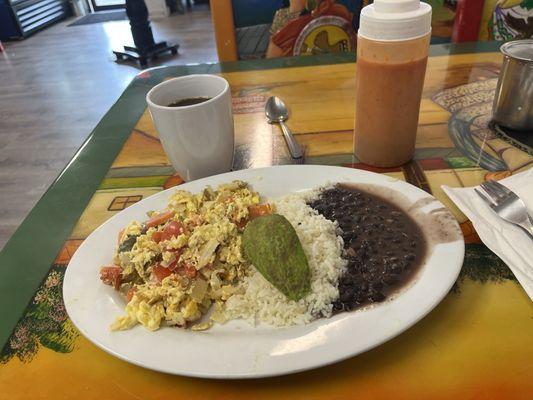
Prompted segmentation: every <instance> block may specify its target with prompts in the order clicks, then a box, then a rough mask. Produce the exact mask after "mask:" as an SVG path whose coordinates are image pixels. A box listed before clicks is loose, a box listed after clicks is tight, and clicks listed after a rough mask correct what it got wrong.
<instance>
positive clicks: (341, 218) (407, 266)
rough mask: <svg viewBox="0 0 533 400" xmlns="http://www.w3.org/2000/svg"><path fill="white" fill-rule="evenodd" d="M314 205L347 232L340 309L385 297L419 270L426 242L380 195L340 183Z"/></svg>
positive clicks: (336, 304)
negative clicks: (345, 263) (345, 266)
mask: <svg viewBox="0 0 533 400" xmlns="http://www.w3.org/2000/svg"><path fill="white" fill-rule="evenodd" d="M310 206H311V207H313V208H314V209H315V210H317V211H318V212H319V213H320V214H321V215H323V216H324V217H326V218H327V219H329V220H333V221H336V222H337V223H338V224H339V228H340V229H341V231H342V238H343V242H344V249H345V252H344V256H345V258H346V260H347V261H348V264H347V269H346V272H345V273H344V274H343V275H342V276H341V278H340V280H339V298H338V299H337V300H336V301H335V302H334V303H333V307H334V310H335V312H339V311H349V310H353V309H355V308H358V307H361V306H363V305H366V304H369V303H375V302H380V301H383V300H385V299H386V298H387V296H388V295H390V293H391V292H393V291H395V290H397V289H398V288H399V287H400V286H402V285H404V284H405V283H406V282H408V281H409V280H410V278H411V277H412V276H413V275H414V274H415V273H416V272H417V270H418V269H419V267H420V265H421V263H422V260H423V258H424V254H425V251H426V241H425V239H424V235H423V234H422V231H421V230H420V228H419V227H418V225H417V224H416V223H415V221H414V220H413V219H412V218H411V217H410V216H409V215H408V214H407V213H406V212H405V211H403V210H401V209H400V208H399V207H397V206H395V205H394V204H392V203H391V202H390V201H387V200H386V199H384V198H382V197H381V196H379V195H375V194H371V193H368V192H365V191H362V190H360V189H357V188H356V187H351V186H348V185H336V186H334V187H331V188H328V189H326V190H324V191H323V192H322V193H321V194H320V196H318V198H316V199H315V200H313V201H312V202H311V203H310Z"/></svg>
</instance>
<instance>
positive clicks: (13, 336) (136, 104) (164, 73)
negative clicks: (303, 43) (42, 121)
mask: <svg viewBox="0 0 533 400" xmlns="http://www.w3.org/2000/svg"><path fill="white" fill-rule="evenodd" d="M430 54H431V57H430V59H429V62H428V70H427V74H426V81H425V86H424V94H423V99H422V105H421V114H420V121H419V129H418V136H417V143H416V147H417V149H416V153H415V158H414V160H413V161H411V162H410V163H408V164H406V165H404V166H403V167H400V168H390V169H375V168H370V167H368V166H365V165H363V164H360V163H359V162H358V160H357V159H356V158H354V156H353V154H352V135H353V121H354V82H355V63H354V56H353V55H346V54H344V55H328V56H314V57H295V58H287V59H275V60H258V61H246V62H238V63H226V64H202V65H192V66H178V67H162V68H154V69H151V70H146V71H143V72H142V73H140V74H139V75H138V76H137V77H136V78H135V79H134V81H133V82H132V83H131V84H130V85H129V87H128V88H127V89H126V91H125V92H124V93H123V95H122V96H121V97H120V99H119V100H118V101H117V102H116V104H115V105H114V106H113V107H112V108H111V109H110V110H109V112H108V113H107V114H106V116H105V117H104V118H103V119H102V121H101V122H100V123H99V124H98V126H97V127H96V128H95V130H94V131H93V132H92V134H91V135H90V136H89V137H88V139H87V140H86V142H85V143H84V144H83V145H82V147H81V148H80V150H79V151H78V152H77V153H76V155H75V156H74V158H73V159H72V161H71V162H70V163H69V164H68V165H67V167H66V168H65V170H64V171H62V173H61V174H60V175H59V177H58V178H57V179H56V181H55V182H54V183H53V185H52V186H51V187H50V188H49V190H48V191H47V192H46V193H45V195H44V196H43V197H42V199H41V200H40V201H39V203H38V204H37V205H36V206H35V208H34V209H33V210H32V211H31V212H30V214H29V215H28V217H27V218H26V220H25V221H24V223H23V224H22V225H21V226H20V228H19V229H18V230H17V232H16V233H15V234H14V235H13V237H12V238H11V240H10V241H9V242H8V243H7V244H6V246H5V248H4V249H3V251H2V252H1V253H0V315H2V318H1V319H0V347H2V351H1V353H0V393H2V394H4V395H5V396H6V398H10V399H16V398H53V399H60V398H69V399H70V398H73V397H75V396H76V397H77V398H80V399H82V398H96V397H100V398H105V399H108V398H113V399H130V398H167V397H169V396H170V395H172V396H173V397H174V398H177V399H180V398H187V399H196V398H209V397H216V398H228V399H229V398H250V397H253V398H258V399H263V398H265V399H266V398H274V397H278V398H279V397H280V396H285V397H290V398H302V399H309V398H328V399H329V398H347V397H350V396H355V395H357V397H358V398H360V399H365V398H372V399H376V398H393V397H394V398H399V399H404V398H405V399H414V398H433V399H441V398H442V399H444V398H451V397H455V398H483V399H486V398H505V399H522V398H523V399H525V398H526V397H527V396H528V393H529V394H530V393H533V369H532V368H531V359H532V358H533V336H532V335H531V332H533V305H532V303H531V302H530V300H529V299H528V297H527V295H526V294H525V292H523V290H522V289H521V287H520V286H519V285H518V284H517V282H516V279H515V278H514V276H513V275H512V273H511V272H510V271H509V269H508V268H507V267H506V266H505V264H503V263H502V261H501V260H499V259H498V257H496V256H495V255H494V254H493V253H491V252H490V251H489V250H488V249H487V248H486V247H485V246H484V245H483V244H481V242H480V240H479V238H478V236H477V234H476V232H475V229H474V227H473V226H472V224H471V223H470V222H469V221H468V220H467V218H466V217H465V216H464V215H463V214H462V213H461V212H460V211H459V210H458V209H457V208H456V207H455V206H454V205H453V204H452V203H451V202H450V201H449V199H448V198H447V197H446V195H445V194H444V193H443V191H442V190H441V188H440V187H441V185H442V184H447V185H449V186H454V187H461V186H472V185H476V184H479V183H480V182H482V181H484V180H486V179H488V178H500V177H503V176H507V175H509V174H512V173H515V172H518V171H522V170H525V169H527V168H530V167H531V166H532V165H533V157H532V156H531V155H530V154H528V151H527V150H528V149H527V148H526V149H524V148H519V147H516V146H513V144H512V143H509V142H508V141H506V140H503V139H501V138H499V137H497V136H496V135H495V134H494V133H493V132H492V131H491V130H490V129H488V127H487V124H488V122H489V120H490V110H491V104H492V98H493V96H494V90H495V85H496V79H497V75H498V72H499V68H500V64H501V60H502V59H501V55H500V53H499V52H498V44H497V43H488V42H485V43H475V44H466V45H438V46H432V48H431V53H430ZM192 73H217V74H221V75H222V76H224V77H225V78H226V79H227V80H228V81H229V82H230V84H231V90H232V97H233V111H234V115H235V138H236V149H235V152H236V157H235V168H236V169H241V168H253V167H262V166H269V165H277V164H289V163H291V159H290V157H289V155H288V153H287V150H286V145H285V143H284V140H283V137H282V134H281V132H280V131H279V128H278V127H277V126H272V125H269V124H268V123H267V122H266V120H265V118H264V115H263V109H264V103H265V101H266V99H267V98H268V97H269V96H270V95H277V96H280V97H282V98H283V99H284V100H285V101H286V102H287V104H289V105H290V107H291V119H290V120H289V122H288V125H289V126H290V128H291V129H292V131H293V133H295V134H296V135H297V140H298V141H299V142H300V143H301V144H303V145H304V146H305V147H306V154H307V158H306V163H308V164H324V165H343V166H347V167H353V168H362V169H370V170H372V171H377V172H380V173H384V174H387V175H390V176H391V177H394V178H397V179H402V180H406V181H408V182H410V183H412V184H414V185H416V186H418V187H420V188H422V189H423V190H426V191H428V192H430V193H432V194H433V195H434V196H436V197H437V198H438V199H439V200H440V201H442V202H443V203H444V204H445V205H446V206H447V207H449V208H450V209H451V210H452V212H453V213H454V215H455V217H456V218H457V219H458V221H459V222H460V225H461V228H462V230H463V233H464V236H465V241H466V243H467V245H466V258H465V262H464V265H463V269H462V272H461V275H460V277H459V279H458V281H457V283H456V285H455V286H454V288H453V290H452V291H451V292H450V294H448V296H447V297H446V298H445V299H444V301H443V302H442V303H441V304H440V305H439V306H438V307H437V308H436V309H435V310H434V311H432V312H431V313H430V314H429V315H428V316H427V317H426V318H424V319H423V320H422V321H421V322H419V323H418V324H417V325H415V326H414V327H413V328H411V329H409V330H408V331H407V332H405V333H403V334H402V335H400V336H399V337H397V338H395V339H393V340H391V341H389V342H388V343H386V344H384V345H382V346H380V347H378V348H376V349H374V350H371V351H369V352H367V353H364V354H362V355H360V356H357V357H354V358H351V359H349V360H346V361H343V362H340V363H337V364H334V365H331V366H328V367H324V368H320V369H317V370H313V371H309V372H304V373H299V374H294V375H289V376H285V377H279V378H270V379H261V380H251V381H219V380H201V379H194V378H185V377H178V376H171V375H166V374H161V373H157V372H153V371H149V370H145V369H143V368H140V367H137V366H134V365H130V364H128V363H125V362H123V361H121V360H119V359H116V358H114V357H112V356H110V355H108V354H107V353H105V352H103V351H101V350H100V349H98V348H97V347H95V346H94V345H93V344H92V343H90V342H89V341H88V340H86V339H85V338H84V337H82V336H81V335H80V334H79V333H78V331H77V330H76V329H75V328H74V326H73V325H72V323H71V322H70V320H69V319H68V316H67V315H66V313H65V308H64V304H63V301H62V296H61V284H62V279H63V275H64V272H65V269H66V267H67V264H68V262H69V260H70V257H71V256H72V254H73V253H74V252H75V251H76V249H77V247H78V246H79V245H80V244H81V243H82V242H83V240H84V238H86V237H87V236H88V235H89V234H90V233H91V232H92V231H93V230H94V229H95V228H96V227H98V226H99V225H100V224H101V223H103V222H104V221H105V220H107V219H108V218H109V217H111V216H112V215H114V214H115V213H117V212H118V211H120V210H122V209H124V208H125V207H127V206H129V205H131V204H133V203H135V202H136V201H139V200H140V199H142V198H145V197H147V196H149V195H151V194H153V193H157V192H158V191H160V190H163V189H166V188H169V187H173V186H176V185H178V184H180V183H181V182H182V180H181V178H180V177H179V176H177V175H176V174H175V171H174V170H173V168H172V166H171V165H170V163H169V161H168V159H167V158H166V156H165V154H164V152H163V149H162V146H161V143H160V141H159V139H158V135H157V132H156V130H155V128H154V126H153V125H152V121H151V119H150V116H149V114H148V112H147V111H146V103H145V95H146V93H147V92H148V90H149V89H150V88H151V87H153V85H155V84H157V83H159V82H161V81H162V80H164V79H167V78H170V77H175V76H181V75H186V74H192ZM88 112H90V110H89V111H88ZM95 268H96V267H95ZM95 271H96V269H95ZM95 273H96V272H95ZM30 382H31V384H29V383H30ZM0 397H2V396H0Z"/></svg>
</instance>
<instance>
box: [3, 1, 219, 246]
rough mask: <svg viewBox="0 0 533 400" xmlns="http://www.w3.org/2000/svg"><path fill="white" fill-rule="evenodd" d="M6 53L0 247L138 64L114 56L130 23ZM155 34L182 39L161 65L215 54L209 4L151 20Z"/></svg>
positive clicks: (74, 32) (52, 31) (62, 31)
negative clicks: (176, 51)
mask: <svg viewBox="0 0 533 400" xmlns="http://www.w3.org/2000/svg"><path fill="white" fill-rule="evenodd" d="M72 21H73V19H70V20H68V21H65V22H62V23H60V24H58V25H55V26H53V27H51V28H49V29H46V30H44V31H42V32H39V33H37V34H36V35H34V36H32V37H30V38H28V39H26V40H24V41H21V42H10V43H4V44H5V47H6V49H5V52H3V53H0V249H1V248H2V247H3V246H4V244H5V243H6V242H7V240H8V239H9V237H10V236H11V234H12V233H13V232H14V231H15V229H16V228H17V227H18V225H19V224H20V223H21V222H22V220H23V219H24V217H25V216H26V215H27V213H28V212H29V211H30V210H31V208H32V207H33V206H34V204H35V203H36V202H37V200H38V199H39V198H40V197H41V195H42V194H43V193H44V191H45V190H46V188H48V186H50V184H51V183H52V181H53V180H54V178H55V177H56V176H57V175H58V174H59V172H60V171H61V170H62V168H63V167H64V166H65V164H66V163H67V162H68V161H69V160H70V158H71V157H72V155H73V154H74V152H75V151H76V149H77V148H78V147H79V146H80V145H81V143H82V142H83V140H84V139H85V138H86V137H87V135H88V134H89V133H90V132H91V130H92V129H93V128H94V126H95V125H96V124H97V123H98V121H99V120H100V119H101V118H102V116H103V115H104V114H105V112H106V111H107V110H108V109H109V107H111V105H112V104H113V103H114V102H115V101H116V99H117V98H118V96H119V95H120V94H121V93H122V91H123V90H124V88H125V87H126V86H127V84H128V83H129V82H130V80H131V79H132V77H133V76H135V75H136V74H137V73H138V72H139V69H137V68H136V67H134V66H133V65H119V64H117V63H115V62H114V61H113V56H112V53H111V49H113V48H117V47H120V46H121V45H123V44H128V43H127V42H131V35H130V30H129V22H128V21H118V22H108V23H104V24H93V25H83V26H74V27H67V24H69V23H70V22H72ZM152 28H153V31H154V36H155V38H156V40H158V39H159V40H161V39H164V40H167V41H169V42H173V43H176V42H177V43H179V44H180V55H179V56H177V57H173V58H170V57H168V58H163V57H161V59H160V60H159V62H158V64H166V65H176V64H188V63H199V62H212V61H216V60H217V56H216V49H215V41H214V34H213V28H212V25H211V17H210V13H209V10H208V9H207V8H205V7H204V8H197V9H195V10H194V11H193V12H188V13H187V14H185V15H173V16H171V17H168V18H165V19H163V20H159V21H154V22H153V23H152Z"/></svg>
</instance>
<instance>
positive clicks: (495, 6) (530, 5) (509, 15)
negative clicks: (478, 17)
mask: <svg viewBox="0 0 533 400" xmlns="http://www.w3.org/2000/svg"><path fill="white" fill-rule="evenodd" d="M531 37H533V0H523V1H521V0H486V1H485V6H484V10H483V19H482V22H481V27H480V32H479V38H480V39H481V40H502V41H508V40H513V39H529V38H531Z"/></svg>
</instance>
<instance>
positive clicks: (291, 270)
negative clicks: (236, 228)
mask: <svg viewBox="0 0 533 400" xmlns="http://www.w3.org/2000/svg"><path fill="white" fill-rule="evenodd" d="M242 244H243V249H244V256H245V258H247V259H248V261H250V263H251V264H253V266H254V267H255V268H256V269H257V270H258V271H259V272H260V273H261V274H262V275H263V276H264V277H265V279H266V280H267V281H269V282H270V283H271V284H272V285H273V286H274V287H276V288H277V289H278V290H279V291H280V292H281V293H283V294H284V295H285V296H287V298H289V299H291V300H294V301H298V300H300V299H301V298H302V297H304V296H305V295H306V294H307V293H309V290H310V289H311V278H310V274H311V273H310V271H309V265H308V264H307V257H306V256H305V253H304V250H303V248H302V244H301V243H300V239H298V235H297V234H296V231H295V230H294V228H293V227H292V225H291V223H290V222H289V221H288V220H287V218H285V217H284V216H282V215H279V214H271V215H264V216H261V217H259V218H256V219H255V220H253V221H251V222H250V223H249V224H248V225H246V228H245V230H244V235H243V238H242Z"/></svg>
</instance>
